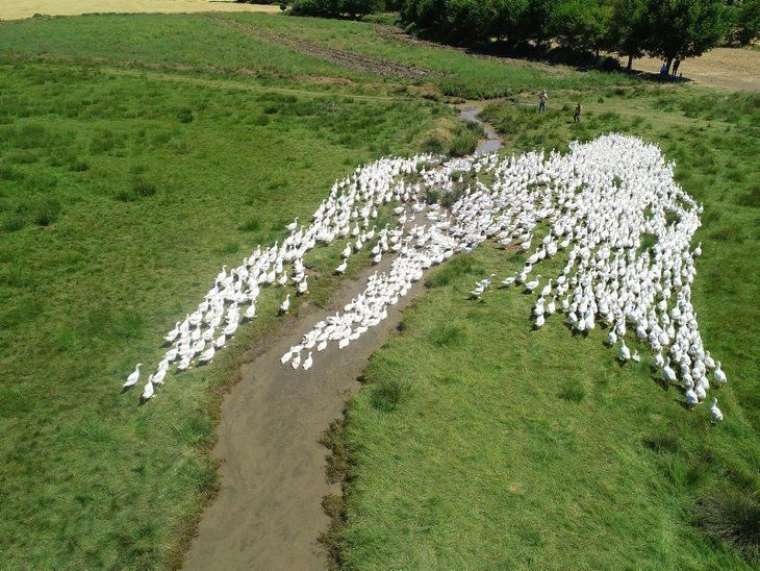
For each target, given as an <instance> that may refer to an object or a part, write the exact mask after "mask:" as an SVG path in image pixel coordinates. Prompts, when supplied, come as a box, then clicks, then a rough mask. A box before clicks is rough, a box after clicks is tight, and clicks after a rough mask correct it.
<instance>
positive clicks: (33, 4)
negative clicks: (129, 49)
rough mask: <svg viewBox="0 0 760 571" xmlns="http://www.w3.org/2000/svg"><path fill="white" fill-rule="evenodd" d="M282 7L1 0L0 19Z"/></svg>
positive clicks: (192, 0) (274, 9) (200, 0)
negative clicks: (40, 15) (41, 15)
mask: <svg viewBox="0 0 760 571" xmlns="http://www.w3.org/2000/svg"><path fill="white" fill-rule="evenodd" d="M279 11H280V8H279V6H277V5H264V4H236V3H235V2H228V1H218V0H217V1H213V2H209V1H207V0H2V1H0V20H19V19H22V18H31V17H32V16H34V15H35V14H44V15H46V16H77V15H79V14H90V13H93V12H101V13H103V12H120V13H125V12H162V13H178V12H270V13H273V14H276V13H278V12H279Z"/></svg>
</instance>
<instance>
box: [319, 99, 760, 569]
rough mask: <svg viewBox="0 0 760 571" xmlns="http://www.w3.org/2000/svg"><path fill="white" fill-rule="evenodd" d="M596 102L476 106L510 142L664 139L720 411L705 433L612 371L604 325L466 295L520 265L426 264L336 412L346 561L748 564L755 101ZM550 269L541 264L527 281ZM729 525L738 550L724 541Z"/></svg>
mask: <svg viewBox="0 0 760 571" xmlns="http://www.w3.org/2000/svg"><path fill="white" fill-rule="evenodd" d="M597 93H598V95H597V96H596V97H595V98H594V99H593V100H591V101H589V102H588V103H587V105H586V106H587V112H586V116H585V119H584V120H583V122H582V123H581V124H579V125H575V124H573V122H572V109H574V107H575V102H576V101H577V100H578V98H579V95H578V94H577V93H568V94H558V96H557V97H555V98H554V102H553V105H554V107H555V109H554V110H550V111H549V113H547V114H546V115H544V116H541V117H539V116H538V115H537V114H536V111H535V108H534V107H533V106H528V103H527V102H517V104H513V103H497V104H492V105H491V106H489V107H488V108H487V109H486V111H485V113H484V114H483V115H484V117H486V118H488V119H489V120H490V121H491V122H492V123H493V124H494V125H496V126H497V128H498V129H499V130H500V131H501V132H502V133H503V134H504V136H505V137H506V139H507V143H508V148H507V149H506V150H507V152H510V151H521V150H528V149H533V148H536V147H545V148H549V149H551V148H559V149H564V148H566V144H567V143H568V142H569V141H570V140H573V139H580V140H586V139H590V138H593V137H595V136H597V135H599V134H602V133H605V132H610V131H618V132H625V133H632V134H635V135H637V136H640V137H643V138H645V139H648V140H651V141H655V142H659V143H660V144H661V145H662V147H663V150H664V151H665V153H666V155H667V156H668V157H670V158H671V159H674V160H676V161H678V168H677V171H676V172H677V176H678V179H679V181H680V183H681V184H682V185H683V186H684V188H685V189H687V190H688V191H689V192H690V193H691V194H692V195H693V196H694V197H696V198H697V199H698V200H700V201H703V202H704V205H705V212H704V215H703V222H704V225H703V227H702V229H701V230H700V231H699V233H698V235H697V239H699V240H701V241H702V242H703V248H704V252H705V254H704V256H703V257H702V258H700V260H699V262H698V271H699V277H698V279H697V281H696V288H695V290H694V295H695V306H696V309H697V310H698V312H699V316H700V325H701V327H702V330H703V332H704V338H705V342H706V344H707V345H708V346H709V347H710V348H711V349H712V350H713V352H714V354H717V355H720V358H721V359H722V360H723V362H724V363H725V366H726V367H727V368H728V370H729V374H730V375H731V379H732V384H731V387H730V389H729V390H724V391H721V393H720V394H719V395H718V396H719V398H720V402H721V406H722V407H723V410H724V411H726V412H727V420H726V422H725V423H724V424H722V425H720V426H713V425H712V424H711V423H710V420H709V411H708V410H707V407H705V406H703V407H701V408H700V409H698V410H696V411H693V412H687V411H685V410H684V407H683V404H682V403H683V397H682V395H681V394H680V393H679V392H678V391H675V390H672V389H671V390H663V388H662V387H661V386H660V385H659V384H658V383H657V382H655V380H654V379H653V377H652V374H651V372H650V370H649V366H648V365H647V364H646V358H645V359H644V361H643V362H642V363H641V364H634V365H633V366H626V367H624V368H623V367H620V366H619V365H618V363H617V362H616V361H615V354H614V351H611V350H609V349H606V348H605V347H604V346H603V343H602V342H603V340H604V336H605V335H606V333H604V332H600V331H596V332H594V334H593V335H591V336H589V337H588V338H583V337H577V336H575V337H574V336H571V335H570V334H569V333H568V330H567V329H566V328H565V327H564V326H563V325H562V322H561V318H556V319H555V318H550V319H549V320H548V322H547V324H548V326H545V327H544V328H543V329H541V330H540V331H537V332H536V331H531V322H530V313H531V308H532V303H533V301H534V297H535V296H526V295H523V294H522V293H520V292H519V291H518V290H517V289H511V290H509V291H504V290H495V291H494V290H492V291H491V292H490V293H489V294H487V295H486V296H485V298H484V301H483V302H482V303H475V302H472V301H468V300H467V299H466V298H467V292H468V291H469V290H470V289H471V288H472V286H473V284H474V283H475V281H476V280H478V279H481V278H482V277H483V276H485V275H486V274H487V273H490V272H492V271H498V272H499V275H502V276H503V275H509V274H511V273H513V272H514V271H515V270H516V269H517V268H519V267H521V266H522V263H523V261H524V260H523V257H522V256H520V255H515V254H511V255H508V254H505V253H504V252H502V251H499V250H496V249H495V248H493V247H486V248H484V249H481V250H479V251H478V252H476V253H475V254H473V255H471V256H467V257H463V258H461V259H459V260H455V261H454V262H452V263H450V264H449V265H448V266H446V267H444V268H442V269H439V270H437V271H436V273H434V274H433V276H432V277H431V278H430V279H429V282H428V285H429V288H430V290H429V293H428V294H427V296H426V297H425V298H424V299H423V300H422V301H420V302H419V303H417V304H416V306H415V307H414V308H413V309H412V310H409V311H408V312H407V313H406V316H405V319H404V323H403V328H402V329H403V331H402V332H401V333H400V334H398V335H397V336H396V337H394V338H393V339H392V340H390V341H389V342H388V343H387V344H386V345H385V347H383V348H382V349H381V350H380V351H379V352H378V353H376V354H375V356H374V357H373V359H372V362H371V365H370V367H369V370H368V373H367V382H368V385H367V386H366V387H365V388H364V390H362V391H361V392H360V393H359V395H358V396H357V397H356V399H355V400H354V401H353V402H352V404H351V406H350V408H349V412H348V415H347V422H346V428H345V432H344V434H343V442H342V443H341V446H342V447H343V448H345V449H347V451H348V462H349V466H348V474H347V477H348V479H349V481H348V485H347V491H348V494H347V502H346V503H347V505H346V510H345V513H344V515H343V517H344V518H347V522H344V523H343V524H341V525H345V527H343V528H339V529H336V530H334V534H335V535H334V537H333V538H332V540H333V541H335V542H337V544H338V545H339V546H340V548H341V549H342V551H341V556H342V557H343V558H344V563H345V566H346V568H351V569H354V568H356V569H388V568H396V569H484V568H485V569H567V568H573V569H744V568H752V567H753V565H754V564H757V563H758V562H760V560H758V558H757V557H758V551H757V539H758V535H757V533H758V525H760V507H759V504H758V500H757V494H758V491H759V490H760V473H759V471H758V468H759V467H760V463H759V461H760V445H759V444H758V439H757V434H758V430H759V429H760V414H758V405H759V404H760V402H758V397H757V391H758V378H759V377H760V367H759V366H758V359H757V357H758V353H757V339H758V338H760V325H758V324H760V310H758V307H757V303H756V301H754V300H757V299H760V283H758V281H757V277H758V276H759V275H760V263H759V262H758V259H757V256H755V255H754V252H756V251H757V248H758V245H759V244H758V243H759V242H760V212H759V211H758V208H759V207H760V187H759V186H758V180H760V165H758V163H757V160H756V157H757V156H758V155H757V154H758V152H759V151H760V145H759V144H758V142H759V141H760V139H759V138H758V135H760V132H759V131H758V127H757V126H758V125H760V122H758V121H759V120H760V97H759V96H757V95H754V96H753V95H747V96H730V97H728V96H726V97H720V96H718V97H716V95H714V94H700V93H698V92H697V93H692V92H690V91H676V90H670V89H668V90H655V91H652V90H646V91H641V92H636V91H626V90H617V91H616V90H610V91H605V90H599V91H598V92H597ZM581 97H582V96H581ZM585 102H586V101H585V99H584V103H585ZM521 103H522V104H521ZM616 110H617V111H616ZM559 269H561V263H559V261H555V262H552V264H551V266H550V267H544V266H543V265H542V267H541V272H542V274H543V275H547V274H549V275H551V274H552V271H559ZM452 316H454V317H452ZM644 354H646V352H645V353H644ZM421 355H424V358H420V356H421ZM715 518H718V519H719V520H720V522H721V523H723V524H726V527H727V528H729V531H730V533H729V534H728V535H727V536H722V535H721V534H720V533H719V530H718V526H717V525H716V524H715V521H714V520H715ZM700 524H703V525H702V527H703V529H700ZM737 530H739V532H738V533H737ZM704 532H706V533H704ZM734 535H735V536H736V539H737V543H738V544H740V543H741V542H742V541H747V542H749V545H744V546H743V547H744V548H743V549H741V550H737V549H735V548H734V546H732V545H730V544H729V542H728V541H724V540H723V539H731V537H733V536H734ZM740 551H741V552H742V553H743V555H740Z"/></svg>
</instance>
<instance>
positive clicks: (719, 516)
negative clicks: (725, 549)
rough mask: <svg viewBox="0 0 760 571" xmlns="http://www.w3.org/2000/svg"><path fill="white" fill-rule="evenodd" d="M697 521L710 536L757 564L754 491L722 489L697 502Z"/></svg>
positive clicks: (759, 525) (758, 512) (759, 518)
mask: <svg viewBox="0 0 760 571" xmlns="http://www.w3.org/2000/svg"><path fill="white" fill-rule="evenodd" d="M697 522H698V524H699V525H700V526H701V527H702V528H703V529H704V530H705V532H706V533H707V534H708V535H710V536H711V537H713V538H715V539H717V540H722V541H726V542H728V543H730V544H732V545H733V546H734V547H736V548H737V549H738V550H739V551H740V552H741V553H742V554H743V555H744V556H745V557H746V558H747V559H748V560H749V561H750V562H751V563H753V564H757V563H760V501H758V498H757V494H751V493H741V492H737V491H734V490H722V491H720V492H718V493H715V494H713V495H711V496H708V497H706V498H704V499H703V500H702V501H700V502H699V506H698V509H697Z"/></svg>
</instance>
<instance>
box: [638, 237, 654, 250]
mask: <svg viewBox="0 0 760 571" xmlns="http://www.w3.org/2000/svg"><path fill="white" fill-rule="evenodd" d="M656 244H657V236H655V235H654V234H642V236H641V241H640V245H639V254H643V253H644V252H650V251H652V250H653V249H654V247H655V245H656Z"/></svg>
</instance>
